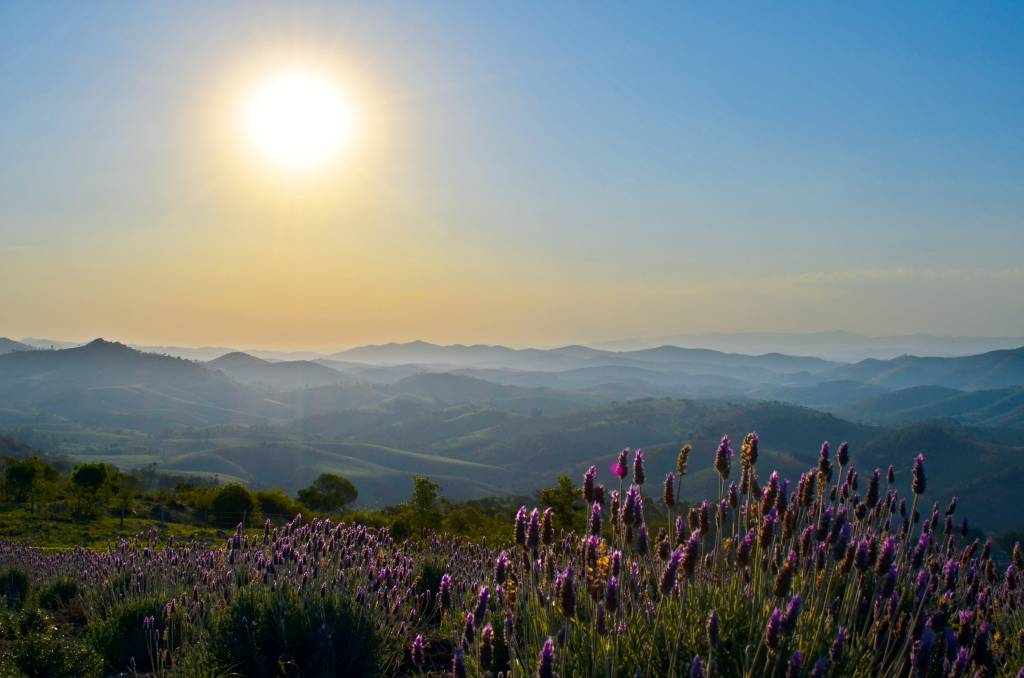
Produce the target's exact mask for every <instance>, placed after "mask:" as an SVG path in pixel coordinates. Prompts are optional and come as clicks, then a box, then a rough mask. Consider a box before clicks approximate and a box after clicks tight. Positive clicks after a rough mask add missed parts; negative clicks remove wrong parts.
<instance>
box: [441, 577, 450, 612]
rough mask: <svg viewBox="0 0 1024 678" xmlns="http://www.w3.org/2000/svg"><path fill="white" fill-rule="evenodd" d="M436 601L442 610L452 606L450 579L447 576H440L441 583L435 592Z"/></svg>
mask: <svg viewBox="0 0 1024 678" xmlns="http://www.w3.org/2000/svg"><path fill="white" fill-rule="evenodd" d="M437 599H438V602H439V603H440V604H441V609H442V610H448V609H450V608H451V606H452V578H451V576H450V575H449V574H447V573H445V574H443V575H441V583H440V585H439V586H438V590H437Z"/></svg>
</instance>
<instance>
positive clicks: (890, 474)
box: [885, 464, 896, 485]
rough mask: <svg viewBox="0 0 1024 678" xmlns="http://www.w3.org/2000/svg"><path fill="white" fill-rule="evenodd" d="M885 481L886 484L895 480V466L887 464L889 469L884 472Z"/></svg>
mask: <svg viewBox="0 0 1024 678" xmlns="http://www.w3.org/2000/svg"><path fill="white" fill-rule="evenodd" d="M885 482H886V484H888V485H892V484H893V483H895V482H896V467H895V466H893V465H892V464H889V470H888V472H886V474H885Z"/></svg>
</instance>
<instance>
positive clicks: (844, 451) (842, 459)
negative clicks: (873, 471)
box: [836, 443, 850, 468]
mask: <svg viewBox="0 0 1024 678" xmlns="http://www.w3.org/2000/svg"><path fill="white" fill-rule="evenodd" d="M836 461H838V462H839V468H846V465H847V464H849V463H850V444H849V443H841V444H840V445H839V449H837V450H836Z"/></svg>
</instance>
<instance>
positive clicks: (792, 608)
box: [782, 595, 804, 635]
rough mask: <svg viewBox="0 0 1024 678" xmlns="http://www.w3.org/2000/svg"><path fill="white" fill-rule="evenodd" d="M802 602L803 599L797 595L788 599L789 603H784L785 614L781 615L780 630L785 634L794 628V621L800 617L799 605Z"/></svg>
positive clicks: (791, 631)
mask: <svg viewBox="0 0 1024 678" xmlns="http://www.w3.org/2000/svg"><path fill="white" fill-rule="evenodd" d="M803 602H804V599H803V598H801V597H800V596H799V595H795V596H793V597H792V598H790V599H789V604H787V605H786V614H785V615H784V616H783V617H782V632H783V633H785V634H786V635H789V634H791V633H793V631H795V630H796V622H797V619H798V618H799V617H800V606H801V605H803Z"/></svg>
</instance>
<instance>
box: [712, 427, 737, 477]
mask: <svg viewBox="0 0 1024 678" xmlns="http://www.w3.org/2000/svg"><path fill="white" fill-rule="evenodd" d="M732 457H733V452H732V445H731V444H730V443H729V436H722V440H721V442H719V443H718V449H717V450H715V469H717V470H718V475H720V476H721V477H722V479H723V480H724V479H726V478H728V477H729V470H730V468H731V463H732Z"/></svg>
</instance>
